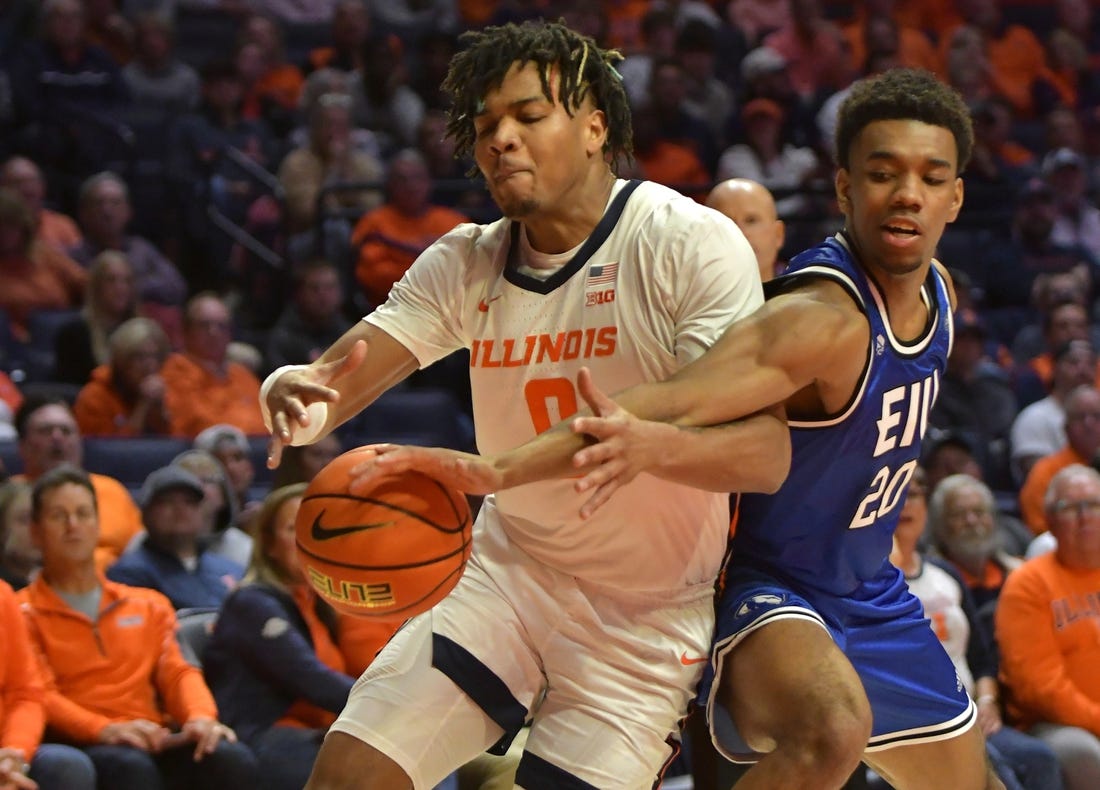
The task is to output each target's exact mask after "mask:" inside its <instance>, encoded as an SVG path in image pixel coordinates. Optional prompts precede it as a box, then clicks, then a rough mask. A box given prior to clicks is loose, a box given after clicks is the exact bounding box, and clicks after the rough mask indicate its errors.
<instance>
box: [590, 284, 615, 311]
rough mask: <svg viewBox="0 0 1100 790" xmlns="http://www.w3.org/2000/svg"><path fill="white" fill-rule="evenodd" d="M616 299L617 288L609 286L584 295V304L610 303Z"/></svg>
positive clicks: (592, 305) (593, 305)
mask: <svg viewBox="0 0 1100 790" xmlns="http://www.w3.org/2000/svg"><path fill="white" fill-rule="evenodd" d="M614 301H615V289H614V288H608V289H607V290H606V291H589V292H588V293H586V294H585V295H584V306H585V307H595V306H596V305H601V304H610V303H611V302H614Z"/></svg>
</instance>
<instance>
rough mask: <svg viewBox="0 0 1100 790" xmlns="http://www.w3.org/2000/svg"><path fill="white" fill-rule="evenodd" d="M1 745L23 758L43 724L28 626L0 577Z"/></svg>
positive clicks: (39, 684) (39, 736) (39, 735)
mask: <svg viewBox="0 0 1100 790" xmlns="http://www.w3.org/2000/svg"><path fill="white" fill-rule="evenodd" d="M0 633H2V634H4V649H3V650H0V749H18V750H19V751H21V752H23V761H24V762H29V761H30V758H31V755H33V754H34V751H35V749H37V748H38V744H39V742H40V741H41V740H42V731H43V729H44V728H45V726H46V714H45V709H44V708H43V707H42V694H43V688H42V678H41V677H40V676H39V673H38V665H37V662H36V660H35V657H34V653H33V652H32V651H31V645H30V640H29V639H28V638H27V626H26V624H25V623H24V622H23V615H22V614H20V612H19V606H18V604H17V603H16V599H15V594H14V593H13V592H12V589H11V587H9V586H8V585H7V583H5V582H2V581H0Z"/></svg>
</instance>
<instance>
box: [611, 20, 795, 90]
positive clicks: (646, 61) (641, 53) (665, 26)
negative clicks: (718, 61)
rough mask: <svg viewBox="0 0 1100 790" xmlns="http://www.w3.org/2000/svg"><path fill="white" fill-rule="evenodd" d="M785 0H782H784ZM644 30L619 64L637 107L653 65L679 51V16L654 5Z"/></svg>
mask: <svg viewBox="0 0 1100 790" xmlns="http://www.w3.org/2000/svg"><path fill="white" fill-rule="evenodd" d="M786 1H787V0H783V2H784V3H785V2H786ZM641 33H642V46H641V47H639V48H638V49H637V51H634V52H628V53H626V58H625V59H624V60H623V62H622V63H620V64H619V72H620V73H621V74H622V75H623V87H624V88H626V95H627V97H628V98H629V99H630V106H631V107H634V108H638V107H641V106H642V105H643V104H645V103H646V97H647V95H648V93H649V81H650V78H651V77H652V75H653V64H654V63H655V62H656V61H657V60H659V59H663V58H671V57H673V56H674V55H675V54H676V17H675V15H674V14H673V13H672V11H671V10H670V9H669V8H668V7H667V6H665V5H662V4H651V7H650V8H649V9H648V10H647V11H646V13H645V16H644V17H642V25H641Z"/></svg>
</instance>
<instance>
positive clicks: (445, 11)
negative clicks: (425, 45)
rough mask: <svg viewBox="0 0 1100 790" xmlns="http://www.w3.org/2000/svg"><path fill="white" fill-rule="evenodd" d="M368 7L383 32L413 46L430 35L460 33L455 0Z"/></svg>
mask: <svg viewBox="0 0 1100 790" xmlns="http://www.w3.org/2000/svg"><path fill="white" fill-rule="evenodd" d="M367 8H368V9H370V15H371V19H372V21H373V22H374V24H375V25H376V26H377V27H378V30H379V32H380V33H382V34H388V35H393V36H396V37H397V38H399V39H401V40H402V41H404V42H407V43H408V44H409V45H410V46H412V47H416V46H418V45H419V43H420V41H421V39H423V38H424V36H426V35H428V34H430V33H436V32H444V33H451V32H455V31H457V30H458V13H457V9H456V8H455V3H454V0H367Z"/></svg>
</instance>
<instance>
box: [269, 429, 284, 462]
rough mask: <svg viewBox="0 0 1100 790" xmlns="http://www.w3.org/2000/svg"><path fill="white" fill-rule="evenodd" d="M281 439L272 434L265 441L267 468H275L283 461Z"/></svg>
mask: <svg viewBox="0 0 1100 790" xmlns="http://www.w3.org/2000/svg"><path fill="white" fill-rule="evenodd" d="M284 446H285V445H284V444H283V441H282V440H281V439H279V438H278V436H272V437H271V441H270V442H268V443H267V468H268V469H277V468H278V467H279V464H280V463H282V461H283V447H284Z"/></svg>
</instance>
